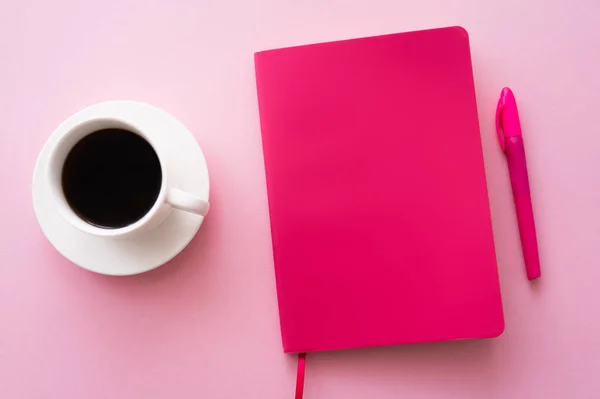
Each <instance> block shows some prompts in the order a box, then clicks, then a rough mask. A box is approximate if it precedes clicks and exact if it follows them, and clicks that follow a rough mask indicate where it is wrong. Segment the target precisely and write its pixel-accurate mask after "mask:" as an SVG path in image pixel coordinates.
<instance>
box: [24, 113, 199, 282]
mask: <svg viewBox="0 0 600 399" xmlns="http://www.w3.org/2000/svg"><path fill="white" fill-rule="evenodd" d="M135 114H137V115H140V114H143V115H148V114H150V115H152V121H153V123H154V124H156V125H155V126H160V127H161V128H160V129H154V130H153V131H154V132H155V133H152V135H153V137H149V138H150V139H151V140H152V142H153V143H156V144H157V145H158V146H160V147H161V148H165V154H166V156H167V157H168V162H167V163H166V167H167V170H168V174H169V182H170V184H172V186H173V187H177V188H180V189H182V190H185V191H187V192H189V193H191V194H194V195H196V196H198V197H200V198H203V199H206V200H208V193H209V179H208V168H207V165H206V160H205V159H204V154H203V153H202V150H201V149H200V146H199V145H198V143H197V142H196V140H195V139H194V137H193V136H192V134H191V133H190V132H189V131H188V130H187V129H186V127H185V126H184V125H183V124H182V123H181V122H179V121H178V120H177V119H175V118H174V117H173V116H171V115H169V114H168V113H166V112H165V111H162V110H160V109H158V108H155V107H152V106H150V105H147V104H141V103H136V102H130V101H111V102H106V103H100V104H97V105H93V106H91V107H89V108H86V109H84V110H82V111H80V112H78V113H77V114H75V115H73V116H72V117H70V118H69V119H67V120H66V121H65V122H64V123H63V124H62V125H61V126H59V127H58V129H57V130H56V131H55V132H54V133H53V134H52V135H51V136H50V138H49V139H48V141H47V142H46V144H45V145H44V148H43V149H42V151H41V153H40V155H39V157H38V159H37V162H36V165H35V170H34V174H33V186H32V191H33V206H34V209H35V213H36V216H37V219H38V222H39V223H40V226H41V228H42V231H43V232H44V234H45V235H46V237H48V240H49V241H50V242H51V243H52V245H53V246H54V247H55V248H56V249H57V250H58V251H59V252H60V253H61V254H62V255H63V256H65V257H66V258H67V259H69V260H70V261H72V262H73V263H75V264H76V265H78V266H81V267H82V268H84V269H87V270H90V271H93V272H97V273H102V274H108V275H120V276H124V275H131V274H138V273H142V272H145V271H148V270H152V269H154V268H156V267H158V266H160V265H162V264H164V263H166V262H167V261H169V260H171V259H172V258H173V257H174V256H175V255H177V254H178V253H179V252H181V250H182V249H183V248H185V246H186V245H187V244H188V243H189V242H190V241H191V240H192V238H193V237H194V235H195V234H196V232H197V231H198V229H199V228H200V225H201V224H202V221H203V219H204V218H203V217H202V216H198V215H195V214H192V213H189V212H184V211H180V210H176V209H173V210H172V212H171V213H170V214H169V216H167V219H166V220H165V221H164V222H163V223H162V224H161V225H160V226H158V227H157V228H155V229H154V230H151V231H149V232H146V233H144V234H143V235H141V236H135V237H132V238H103V237H98V236H93V235H90V234H87V233H84V232H83V231H81V230H79V229H77V228H75V227H73V226H72V225H71V224H70V223H68V222H67V221H66V220H65V219H64V218H63V217H62V216H61V215H60V214H59V213H58V211H57V209H56V207H55V205H54V201H53V199H52V198H50V193H49V184H48V182H47V180H46V174H45V170H44V168H45V165H46V163H47V162H46V161H47V157H48V155H49V151H50V148H52V146H53V145H54V143H56V141H57V140H58V137H60V136H61V135H62V133H63V132H64V131H66V130H69V129H70V128H71V127H72V126H74V125H76V124H78V123H80V122H81V121H84V120H87V119H90V118H95V117H97V118H102V117H107V116H111V117H122V118H123V119H124V120H127V118H128V117H129V116H130V115H135ZM157 130H158V131H160V133H156V131H157Z"/></svg>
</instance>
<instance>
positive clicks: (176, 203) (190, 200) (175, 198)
mask: <svg viewBox="0 0 600 399" xmlns="http://www.w3.org/2000/svg"><path fill="white" fill-rule="evenodd" d="M167 203H168V204H169V205H171V206H172V207H173V208H177V209H181V210H182V211H186V212H191V213H195V214H197V215H202V216H205V215H206V214H207V213H208V208H209V205H208V201H205V200H203V199H201V198H198V197H196V196H195V195H192V194H190V193H186V192H185V191H182V190H180V189H178V188H170V189H169V192H168V194H167Z"/></svg>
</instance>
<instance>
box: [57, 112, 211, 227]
mask: <svg viewBox="0 0 600 399" xmlns="http://www.w3.org/2000/svg"><path fill="white" fill-rule="evenodd" d="M149 117H151V116H149V115H146V114H133V115H130V116H128V117H127V118H126V120H125V119H123V118H122V117H111V116H104V117H100V118H98V117H94V118H90V119H86V120H83V121H79V122H78V123H77V124H75V125H74V126H72V127H71V128H69V129H68V130H65V131H64V132H63V133H62V136H61V137H59V139H58V141H57V142H56V144H55V145H54V146H53V147H52V148H51V149H50V152H49V156H48V160H47V165H46V178H47V180H48V187H49V188H50V196H51V197H52V200H53V201H54V203H55V205H56V207H57V208H58V212H59V213H60V215H61V216H62V217H63V218H64V219H65V220H66V221H67V222H68V223H69V224H71V225H72V226H74V227H75V228H77V229H79V230H81V231H83V232H85V233H88V234H91V235H95V236H100V237H129V236H132V235H138V234H141V233H142V232H144V231H147V230H150V229H153V228H155V227H157V226H158V225H160V224H161V223H162V222H163V221H164V220H165V218H166V217H167V216H168V214H169V213H170V211H171V210H172V209H173V208H176V209H180V210H182V211H186V212H192V213H195V214H198V215H202V216H204V215H206V213H207V212H208V208H209V203H208V201H206V200H204V199H202V198H199V197H197V196H195V195H192V194H190V193H188V192H185V191H183V190H181V189H179V188H177V187H173V186H172V185H171V184H169V175H168V168H167V167H166V162H167V156H166V155H167V153H168V152H169V151H168V149H166V148H161V146H159V145H156V143H155V142H153V140H152V138H151V137H150V136H151V135H149V134H146V132H145V131H144V128H142V126H148V120H147V119H148V118H149ZM138 122H139V123H138ZM102 129H124V130H128V131H130V132H133V133H136V134H138V135H140V136H141V137H143V138H144V139H145V140H146V141H147V142H148V143H150V145H151V146H152V147H153V148H154V151H155V152H156V154H157V155H158V159H159V161H160V167H161V172H162V181H161V185H160V191H159V194H158V197H157V199H156V202H155V203H154V205H153V206H152V208H151V209H150V210H149V211H148V212H147V213H146V214H145V215H144V216H143V217H142V218H141V219H139V220H137V221H136V222H134V223H132V224H130V225H127V226H125V227H120V228H114V229H108V228H102V227H98V226H95V225H92V224H90V223H88V222H87V221H85V220H84V219H82V218H80V217H79V216H78V215H77V214H76V213H75V212H74V211H73V209H71V207H70V206H69V204H68V202H67V199H66V198H65V195H64V193H63V189H62V179H61V177H62V168H63V165H64V162H65V159H66V158H67V155H68V154H69V152H70V151H71V149H72V148H73V146H75V144H77V143H78V142H79V141H80V140H81V139H83V138H84V137H85V136H87V135H88V134H90V133H93V132H96V131H99V130H102ZM169 161H170V162H173V161H174V160H173V159H170V160H169Z"/></svg>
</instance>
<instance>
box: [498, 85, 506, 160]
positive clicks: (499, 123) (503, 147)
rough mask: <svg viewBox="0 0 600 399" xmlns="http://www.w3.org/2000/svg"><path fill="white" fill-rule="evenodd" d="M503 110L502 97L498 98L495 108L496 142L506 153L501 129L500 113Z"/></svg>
mask: <svg viewBox="0 0 600 399" xmlns="http://www.w3.org/2000/svg"><path fill="white" fill-rule="evenodd" d="M503 110H504V96H500V99H499V100H498V106H497V107H496V134H497V135H498V142H499V143H500V148H502V151H503V152H506V147H505V144H504V133H503V129H502V111H503Z"/></svg>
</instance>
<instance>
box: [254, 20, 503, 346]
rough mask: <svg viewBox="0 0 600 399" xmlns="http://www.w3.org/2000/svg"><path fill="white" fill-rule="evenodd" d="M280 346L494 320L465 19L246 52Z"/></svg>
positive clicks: (462, 327) (475, 331)
mask: <svg viewBox="0 0 600 399" xmlns="http://www.w3.org/2000/svg"><path fill="white" fill-rule="evenodd" d="M255 65H256V80H257V88H258V101H259V109H260V122H261V129H262V138H263V148H264V157H265V169H266V177H267V189H268V197H269V210H270V216H271V230H272V239H273V255H274V261H275V275H276V282H277V294H278V301H279V314H280V321H281V335H282V339H283V347H284V351H285V352H310V351H324V350H336V349H345V348H357V347H367V346H379V345H394V344H407V343H416V342H430V341H442V340H455V339H468V338H487V337H495V336H497V335H499V334H500V333H501V332H502V331H503V329H504V318H503V313H502V304H501V298H500V287H499V282H498V271H497V266H496V257H495V252H494V242H493V236H492V226H491V220H490V210H489V204H488V195H487V187H486V180H485V173H484V165H483V155H482V148H481V139H480V133H479V126H478V119H477V108H476V102H475V90H474V84H473V73H472V67H471V57H470V50H469V39H468V35H467V32H466V31H465V30H464V29H463V28H460V27H451V28H442V29H434V30H426V31H419V32H409V33H400V34H392V35H385V36H377V37H369V38H362V39H355V40H346V41H338V42H331V43H322V44H314V45H308V46H300V47H293V48H284V49H278V50H271V51H264V52H259V53H256V54H255Z"/></svg>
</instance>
